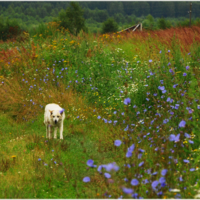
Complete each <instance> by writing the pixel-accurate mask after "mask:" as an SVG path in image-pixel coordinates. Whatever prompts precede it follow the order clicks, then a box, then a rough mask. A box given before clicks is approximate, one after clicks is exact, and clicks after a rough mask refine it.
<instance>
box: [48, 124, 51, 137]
mask: <svg viewBox="0 0 200 200" xmlns="http://www.w3.org/2000/svg"><path fill="white" fill-rule="evenodd" d="M48 129H49V130H48V133H49V139H51V125H50V124H49V125H48Z"/></svg>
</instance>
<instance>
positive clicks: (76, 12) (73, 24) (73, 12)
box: [59, 2, 86, 36]
mask: <svg viewBox="0 0 200 200" xmlns="http://www.w3.org/2000/svg"><path fill="white" fill-rule="evenodd" d="M83 13H84V11H83V10H82V9H81V7H80V6H79V4H78V3H76V2H70V6H69V7H68V8H67V9H66V11H63V10H62V11H61V12H60V13H59V20H60V21H61V23H60V26H61V27H64V28H66V29H68V30H69V32H70V33H72V34H74V35H76V36H77V35H78V33H79V32H80V31H81V30H83V31H85V30H86V27H85V19H84V18H83Z"/></svg>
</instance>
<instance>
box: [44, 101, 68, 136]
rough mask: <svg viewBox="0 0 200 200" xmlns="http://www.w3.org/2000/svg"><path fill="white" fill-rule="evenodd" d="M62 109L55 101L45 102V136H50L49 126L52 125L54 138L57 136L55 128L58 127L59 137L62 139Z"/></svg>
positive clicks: (63, 115)
mask: <svg viewBox="0 0 200 200" xmlns="http://www.w3.org/2000/svg"><path fill="white" fill-rule="evenodd" d="M64 119H65V112H64V109H63V108H61V107H60V106H59V105H57V104H55V103H51V104H47V105H46V107H45V112H44V124H45V125H46V137H47V138H49V139H50V138H51V127H54V138H55V139H56V138H57V129H58V128H59V129H60V139H63V121H64Z"/></svg>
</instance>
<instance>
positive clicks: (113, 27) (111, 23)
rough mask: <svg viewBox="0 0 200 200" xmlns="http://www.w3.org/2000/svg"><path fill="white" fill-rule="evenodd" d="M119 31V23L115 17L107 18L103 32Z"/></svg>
mask: <svg viewBox="0 0 200 200" xmlns="http://www.w3.org/2000/svg"><path fill="white" fill-rule="evenodd" d="M117 31H118V24H117V22H116V21H115V20H114V19H113V18H109V19H107V20H106V21H105V22H104V23H103V26H102V33H113V32H117Z"/></svg>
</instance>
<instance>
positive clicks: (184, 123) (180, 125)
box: [179, 120, 186, 128]
mask: <svg viewBox="0 0 200 200" xmlns="http://www.w3.org/2000/svg"><path fill="white" fill-rule="evenodd" d="M185 125H186V122H185V121H184V120H182V121H181V122H180V123H179V127H183V128H184V127H185Z"/></svg>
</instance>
